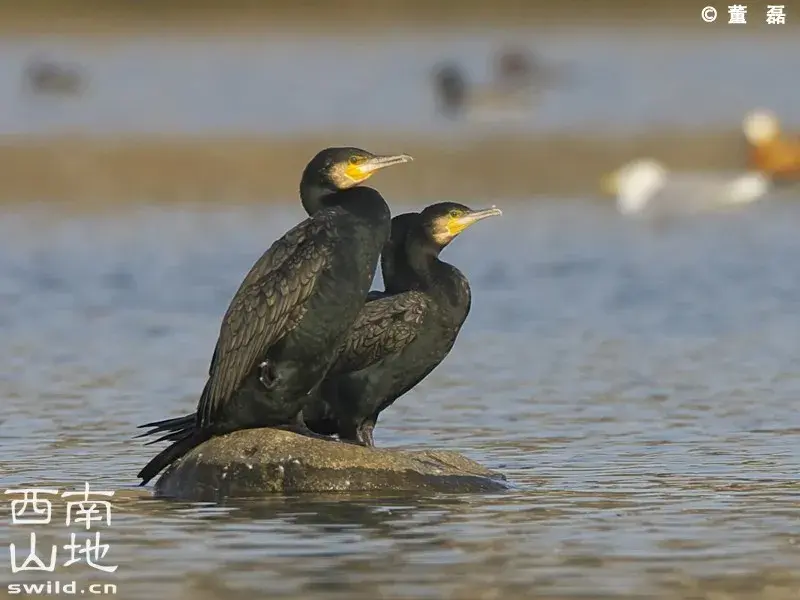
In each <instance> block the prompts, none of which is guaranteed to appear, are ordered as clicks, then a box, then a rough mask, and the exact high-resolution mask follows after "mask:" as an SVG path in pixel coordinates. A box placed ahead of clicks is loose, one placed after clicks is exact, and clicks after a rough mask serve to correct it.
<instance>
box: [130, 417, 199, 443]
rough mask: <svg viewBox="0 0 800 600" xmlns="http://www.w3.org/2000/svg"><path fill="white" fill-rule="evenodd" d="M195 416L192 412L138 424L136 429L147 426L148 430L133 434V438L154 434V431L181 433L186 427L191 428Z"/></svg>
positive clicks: (165, 438)
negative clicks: (182, 415) (183, 415)
mask: <svg viewBox="0 0 800 600" xmlns="http://www.w3.org/2000/svg"><path fill="white" fill-rule="evenodd" d="M196 419H197V416H196V415H195V414H194V413H192V414H190V415H186V416H185V417H175V418H174V419H165V420H163V421H153V422H152V423H145V424H144V425H139V427H138V429H144V428H145V427H149V428H150V431H145V432H144V433H141V434H139V435H137V436H134V439H138V438H143V437H147V436H149V435H154V434H156V433H164V432H170V433H182V432H184V431H186V430H187V429H192V428H193V427H194V424H195V420H196ZM167 439H170V438H169V437H168V436H165V437H163V438H161V439H160V440H155V441H154V442H148V444H155V443H156V442H159V441H162V440H167ZM176 439H177V438H176Z"/></svg>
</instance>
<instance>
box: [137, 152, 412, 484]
mask: <svg viewBox="0 0 800 600" xmlns="http://www.w3.org/2000/svg"><path fill="white" fill-rule="evenodd" d="M410 159H411V157H409V156H407V155H404V154H401V155H393V156H376V155H373V154H371V153H369V152H366V151H364V150H359V149H357V148H329V149H327V150H323V151H322V152H320V153H319V154H318V155H317V156H316V157H314V159H312V161H311V162H310V163H309V164H308V166H307V167H306V169H305V171H304V172H303V177H302V180H301V184H300V196H301V200H302V203H303V207H304V208H305V209H306V212H307V213H308V214H309V218H308V219H306V220H305V221H303V222H302V223H300V224H299V225H297V226H295V227H294V228H293V229H291V230H290V231H289V232H287V233H286V234H285V235H284V236H283V237H281V238H280V239H279V240H277V241H276V242H275V243H273V244H272V246H271V247H270V249H269V250H267V251H266V252H265V253H264V254H263V255H262V256H261V258H260V259H259V260H258V261H257V262H256V264H255V265H254V266H253V268H252V269H251V270H250V272H249V273H248V274H247V275H246V276H245V278H244V280H243V281H242V283H241V285H240V286H239V289H238V291H237V292H236V294H235V295H234V297H233V300H232V301H231V303H230V306H229V307H228V310H227V311H226V313H225V316H224V317H223V319H222V325H221V327H220V334H219V339H218V341H217V345H216V347H215V349H214V354H213V357H212V359H211V365H210V368H209V376H208V380H207V382H206V385H205V388H204V389H203V392H202V394H201V396H200V400H199V403H198V406H197V411H196V413H194V414H191V415H186V416H184V417H179V418H175V419H168V420H165V421H157V422H153V423H148V424H146V425H142V427H149V428H151V431H148V432H147V433H145V434H143V435H152V434H155V433H163V434H164V435H163V436H162V437H161V438H159V439H157V440H155V441H156V442H158V441H162V440H168V441H171V442H173V443H172V445H171V446H169V447H167V448H166V449H164V450H163V451H162V452H161V453H159V454H158V455H157V456H156V457H155V458H153V459H152V460H151V461H150V462H149V463H148V464H147V465H146V466H145V467H144V468H143V469H142V470H141V472H140V473H139V477H141V478H142V480H143V481H142V484H145V483H147V481H149V480H150V479H151V478H152V477H154V476H155V475H156V474H157V473H158V472H159V471H160V470H161V469H163V468H164V467H166V466H167V465H168V464H170V463H172V462H173V461H175V460H176V459H177V458H179V457H180V456H182V455H184V454H185V453H186V452H188V451H189V450H191V448H193V447H195V446H197V445H198V444H200V443H201V442H203V441H205V440H206V439H208V438H210V437H211V436H213V435H220V434H223V433H228V432H231V431H235V430H238V429H246V428H252V427H289V428H295V429H297V430H299V431H303V432H305V431H307V429H305V427H304V425H303V424H302V420H301V419H299V416H300V413H301V411H302V409H303V406H304V404H305V402H306V401H307V400H308V395H307V394H308V393H309V392H310V391H311V390H313V389H314V387H315V386H316V385H317V384H318V383H319V382H320V381H321V380H322V378H323V377H324V376H325V373H326V371H327V370H328V368H329V367H330V366H331V364H332V361H333V360H335V358H336V356H337V351H338V350H337V349H338V348H339V347H340V346H341V344H342V342H343V340H344V337H345V336H346V334H347V331H348V330H349V328H350V326H351V325H352V323H353V321H354V320H355V319H356V317H357V316H358V313H359V311H360V310H361V309H362V308H363V305H364V302H365V299H366V296H367V293H368V292H369V287H370V285H371V283H372V280H373V277H374V274H375V269H376V266H377V262H378V256H379V254H380V252H381V250H382V247H383V246H384V244H385V243H386V241H387V239H388V236H389V232H390V212H389V207H388V206H387V205H386V202H385V201H384V200H383V198H382V197H381V195H380V194H379V193H378V192H377V191H376V190H374V189H372V188H368V187H356V186H358V185H359V184H360V183H362V182H363V181H365V180H366V179H368V178H369V177H370V176H371V175H372V174H374V173H375V172H376V171H377V170H379V169H382V168H384V167H387V166H391V165H395V164H401V163H404V162H407V161H408V160H410Z"/></svg>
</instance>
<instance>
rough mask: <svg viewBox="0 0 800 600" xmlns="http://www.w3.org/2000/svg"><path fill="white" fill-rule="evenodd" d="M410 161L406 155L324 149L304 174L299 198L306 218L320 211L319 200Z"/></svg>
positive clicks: (346, 149) (351, 149)
mask: <svg viewBox="0 0 800 600" xmlns="http://www.w3.org/2000/svg"><path fill="white" fill-rule="evenodd" d="M410 160H413V158H412V157H411V156H409V155H408V154H388V155H382V156H379V155H377V154H372V153H371V152H367V151H366V150H361V149H360V148H349V147H347V148H326V149H325V150H322V151H321V152H319V153H318V154H317V155H316V156H315V157H314V158H312V159H311V162H309V163H308V165H307V166H306V168H305V170H304V171H303V177H302V179H301V180H300V197H301V199H302V201H303V206H304V207H305V209H306V212H308V214H314V213H315V212H316V211H317V210H319V209H320V208H321V207H322V198H323V197H324V196H325V195H327V194H331V193H333V192H338V191H341V190H346V189H348V188H351V187H355V186H357V185H359V184H361V183H364V182H365V181H366V180H367V179H369V178H370V177H372V176H373V175H374V174H375V173H377V172H378V171H380V170H381V169H385V168H386V167H391V166H393V165H401V164H403V163H406V162H408V161H410Z"/></svg>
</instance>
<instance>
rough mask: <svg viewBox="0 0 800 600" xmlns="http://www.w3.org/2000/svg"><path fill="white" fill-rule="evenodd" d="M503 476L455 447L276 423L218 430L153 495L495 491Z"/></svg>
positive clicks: (171, 470)
mask: <svg viewBox="0 0 800 600" xmlns="http://www.w3.org/2000/svg"><path fill="white" fill-rule="evenodd" d="M508 488H509V485H508V484H507V483H506V478H505V476H503V475H501V474H500V473H496V472H493V471H490V470H488V469H486V468H484V467H483V466H481V465H479V464H478V463H476V462H474V461H471V460H469V459H468V458H466V457H464V456H462V455H460V454H458V453H455V452H446V451H438V450H423V451H419V452H409V451H403V450H392V449H384V448H365V447H362V446H356V445H353V444H346V443H343V442H338V441H335V440H327V439H317V438H310V437H305V436H302V435H298V434H295V433H291V432H287V431H281V430H277V429H248V430H243V431H237V432H234V433H231V434H228V435H224V436H219V437H214V438H212V439H210V440H208V441H207V442H205V443H203V444H201V445H200V446H198V447H197V448H195V449H193V450H192V451H191V452H189V453H188V454H187V455H186V456H184V457H183V458H181V459H180V460H178V461H176V462H175V463H173V464H172V465H170V467H168V468H167V470H166V471H165V472H164V473H163V475H162V476H161V477H160V478H159V480H158V482H157V483H156V486H155V492H156V496H159V497H171V498H180V499H184V500H193V501H214V500H219V499H221V498H230V497H247V496H249V497H253V496H263V495H264V494H273V493H277V494H294V493H303V492H310V493H326V492H356V491H384V492H417V491H421V492H461V493H463V492H495V491H501V490H506V489H508Z"/></svg>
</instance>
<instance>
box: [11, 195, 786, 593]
mask: <svg viewBox="0 0 800 600" xmlns="http://www.w3.org/2000/svg"><path fill="white" fill-rule="evenodd" d="M502 208H503V209H504V212H505V216H504V217H503V218H502V219H501V220H500V221H498V222H497V223H494V224H493V225H495V226H494V227H485V228H476V229H475V230H470V232H469V233H468V234H465V235H464V236H463V237H462V238H460V239H459V240H457V241H456V242H455V243H454V244H453V245H452V247H450V248H448V250H447V251H446V256H447V258H448V259H449V260H451V261H452V262H454V263H455V264H457V265H459V267H461V268H462V270H463V271H464V272H465V273H466V274H467V275H468V276H469V277H470V279H471V281H472V282H473V288H474V304H473V309H472V314H471V316H470V318H469V320H468V321H467V324H466V325H465V328H464V330H463V332H462V335H461V338H460V340H459V343H458V344H457V345H456V347H455V349H454V351H453V353H452V354H451V355H450V357H449V358H448V359H447V360H446V361H445V363H444V364H443V365H442V366H441V367H440V368H439V369H437V370H436V371H435V372H434V373H433V374H432V375H431V376H430V377H429V378H428V379H427V380H426V381H425V382H424V383H423V384H421V385H420V386H419V387H418V388H417V389H415V390H414V391H413V392H411V393H410V394H409V395H408V396H406V397H404V398H402V399H401V400H400V401H398V402H397V403H396V404H395V405H394V406H393V407H392V408H391V409H389V410H388V411H386V413H384V415H383V416H382V419H383V420H382V423H381V424H380V425H379V428H378V430H377V431H376V438H377V443H378V444H380V445H383V446H411V447H422V446H430V447H437V448H447V449H452V450H460V451H463V452H465V453H467V454H468V455H469V456H470V457H472V458H475V459H477V460H479V461H481V462H483V463H484V464H486V465H487V466H489V467H493V468H499V469H502V470H503V471H504V472H505V473H507V475H508V476H509V478H510V479H511V480H513V481H514V482H515V483H516V484H518V486H519V488H518V489H517V490H515V491H514V492H511V493H508V494H500V495H491V496H469V497H460V496H456V497H448V496H439V497H430V498H415V497H404V496H399V497H391V498H375V497H370V496H360V495H351V496H327V497H315V498H309V497H289V498H274V499H273V498H270V499H265V500H264V501H263V502H260V503H252V502H251V503H235V502H232V503H230V504H229V505H225V506H207V505H189V504H180V503H166V502H160V501H154V500H150V499H149V497H148V496H147V493H146V492H144V491H141V490H138V489H137V488H135V485H136V483H137V482H136V480H135V473H136V472H137V470H138V468H139V467H141V465H142V464H143V463H144V462H145V461H146V460H147V459H148V458H149V457H150V456H151V455H152V453H153V452H154V450H153V449H152V448H149V449H148V448H144V447H142V446H141V445H139V444H138V443H132V442H131V441H130V437H131V436H132V435H133V434H134V433H135V431H134V428H135V426H136V425H137V424H139V423H142V422H143V421H146V420H149V419H154V418H161V417H166V416H170V415H172V414H182V413H184V412H186V410H187V409H189V408H191V407H193V406H194V404H195V402H196V398H197V394H198V392H199V390H200V389H201V386H202V384H203V381H204V374H205V372H206V369H207V365H208V360H209V359H210V353H211V350H212V348H213V343H214V341H215V339H216V333H217V330H218V326H219V318H220V315H221V314H222V312H223V311H224V309H225V307H226V305H227V302H228V300H229V298H230V295H231V294H232V293H233V291H234V290H235V288H236V286H237V285H238V282H239V280H240V278H241V276H242V275H243V273H244V272H245V271H246V270H247V269H248V268H249V267H250V265H251V264H252V262H253V260H254V259H255V258H256V257H257V256H258V255H259V254H260V253H261V252H262V251H263V249H264V248H265V247H266V246H267V245H268V244H269V243H270V242H271V241H272V240H273V239H274V238H275V236H276V235H278V234H279V233H280V232H282V231H283V230H285V229H286V228H287V227H289V226H290V225H291V224H292V223H293V222H296V221H297V220H298V219H299V218H300V208H299V207H289V208H283V209H280V208H275V207H270V208H258V207H247V208H227V209H223V210H220V212H200V211H192V210H191V209H159V208H151V209H141V210H138V211H132V212H130V213H126V214H115V215H108V216H102V217H101V216H96V217H87V216H81V217H79V216H74V217H65V218H63V219H58V218H57V217H56V216H54V215H50V214H47V213H45V212H42V213H37V214H34V213H19V214H6V215H5V216H4V218H3V220H2V222H0V336H2V339H3V343H2V345H0V363H1V364H3V365H4V369H3V373H2V375H0V394H1V395H2V398H3V405H4V411H3V415H2V416H1V417H0V422H1V423H0V424H1V425H2V430H3V435H2V437H1V438H0V476H2V481H3V483H4V484H5V486H4V487H9V486H17V485H23V484H34V483H35V484H38V485H42V484H52V485H55V486H59V487H61V488H65V487H70V488H72V487H74V486H77V485H80V482H82V481H84V480H87V479H88V480H89V481H91V482H92V483H93V484H95V485H97V486H100V487H107V488H113V489H116V490H118V492H117V493H118V495H119V501H118V505H117V507H116V512H115V515H114V521H113V523H112V527H111V528H110V529H108V530H107V531H104V532H103V535H104V536H105V539H106V540H107V541H108V542H109V543H110V544H111V549H110V550H109V553H108V555H107V557H106V562H110V563H111V564H118V565H119V570H118V571H117V573H115V574H113V575H109V576H104V577H100V576H99V575H102V574H97V573H94V572H91V573H90V572H88V571H87V570H81V569H80V568H78V567H73V568H70V570H67V571H63V573H64V575H63V577H65V578H66V577H67V573H68V574H69V575H68V577H69V578H73V577H74V578H77V579H79V580H80V581H114V582H115V583H117V584H118V585H119V589H120V592H119V594H120V595H121V596H122V597H126V598H153V597H159V598H161V597H163V598H173V597H174V598H184V597H185V598H189V597H192V598H197V597H200V598H209V599H211V598H214V599H216V598H227V599H229V598H254V597H269V598H307V597H312V596H313V597H325V598H343V599H344V598H348V599H351V598H364V599H367V598H370V599H373V598H463V599H465V600H467V599H470V600H472V599H475V598H522V597H531V596H532V595H533V594H534V593H535V594H537V597H546V598H556V597H557V598H589V597H591V598H610V597H617V598H618V597H621V596H625V597H631V598H642V597H645V596H648V597H650V596H655V597H658V598H714V599H728V598H737V599H738V598H742V599H745V598H778V599H783V598H785V599H787V600H788V599H790V598H796V597H797V594H798V590H800V570H798V564H800V549H798V544H797V541H798V539H800V525H798V520H797V518H796V516H797V515H796V510H797V500H798V492H800V488H799V487H798V483H797V473H798V472H800V449H798V445H797V444H796V438H797V435H798V433H800V411H798V400H797V399H798V397H799V396H800V365H799V364H798V358H797V342H796V340H797V339H798V337H800V319H798V318H797V307H798V306H800V273H798V271H797V269H796V268H794V265H796V264H797V263H798V261H800V237H799V236H798V235H797V226H796V223H797V220H798V218H800V208H798V207H796V206H794V205H792V204H790V203H787V204H774V205H765V206H762V207H756V208H754V209H753V210H751V211H748V212H745V213H740V214H736V215H727V216H723V217H718V218H714V219H710V218H709V219H702V220H698V221H695V222H692V223H688V224H685V225H684V226H681V227H675V228H672V229H667V230H660V231H654V230H652V229H648V228H646V227H642V226H639V225H637V224H632V223H629V222H625V221H623V220H621V219H619V218H618V217H617V216H616V215H615V214H614V213H613V211H612V209H611V208H610V207H609V208H604V207H598V206H595V205H590V204H584V203H582V202H577V201H576V202H574V203H564V202H561V203H552V204H551V203H546V202H541V203H536V204H522V203H520V204H511V205H507V206H506V205H504V206H502ZM395 210H396V211H399V210H400V209H399V208H398V207H395ZM0 531H2V535H0V537H2V538H3V539H5V538H6V537H9V536H10V537H11V539H12V541H16V542H17V543H20V544H24V543H26V541H27V537H26V536H27V533H26V532H27V530H25V531H21V530H19V529H13V530H12V529H10V528H8V527H6V526H5V523H4V524H3V525H0ZM42 531H43V533H42V535H43V536H44V537H43V543H46V542H48V541H50V543H60V544H64V543H66V542H67V540H68V537H67V538H66V540H65V539H64V538H65V536H66V533H65V532H64V531H60V530H59V529H58V528H48V529H46V531H45V530H42ZM7 534H8V535H7ZM3 552H5V547H3ZM0 560H3V561H5V560H6V555H5V554H4V555H2V556H0ZM81 578H82V579H81ZM40 579H41V578H40ZM714 594H716V595H714Z"/></svg>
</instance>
